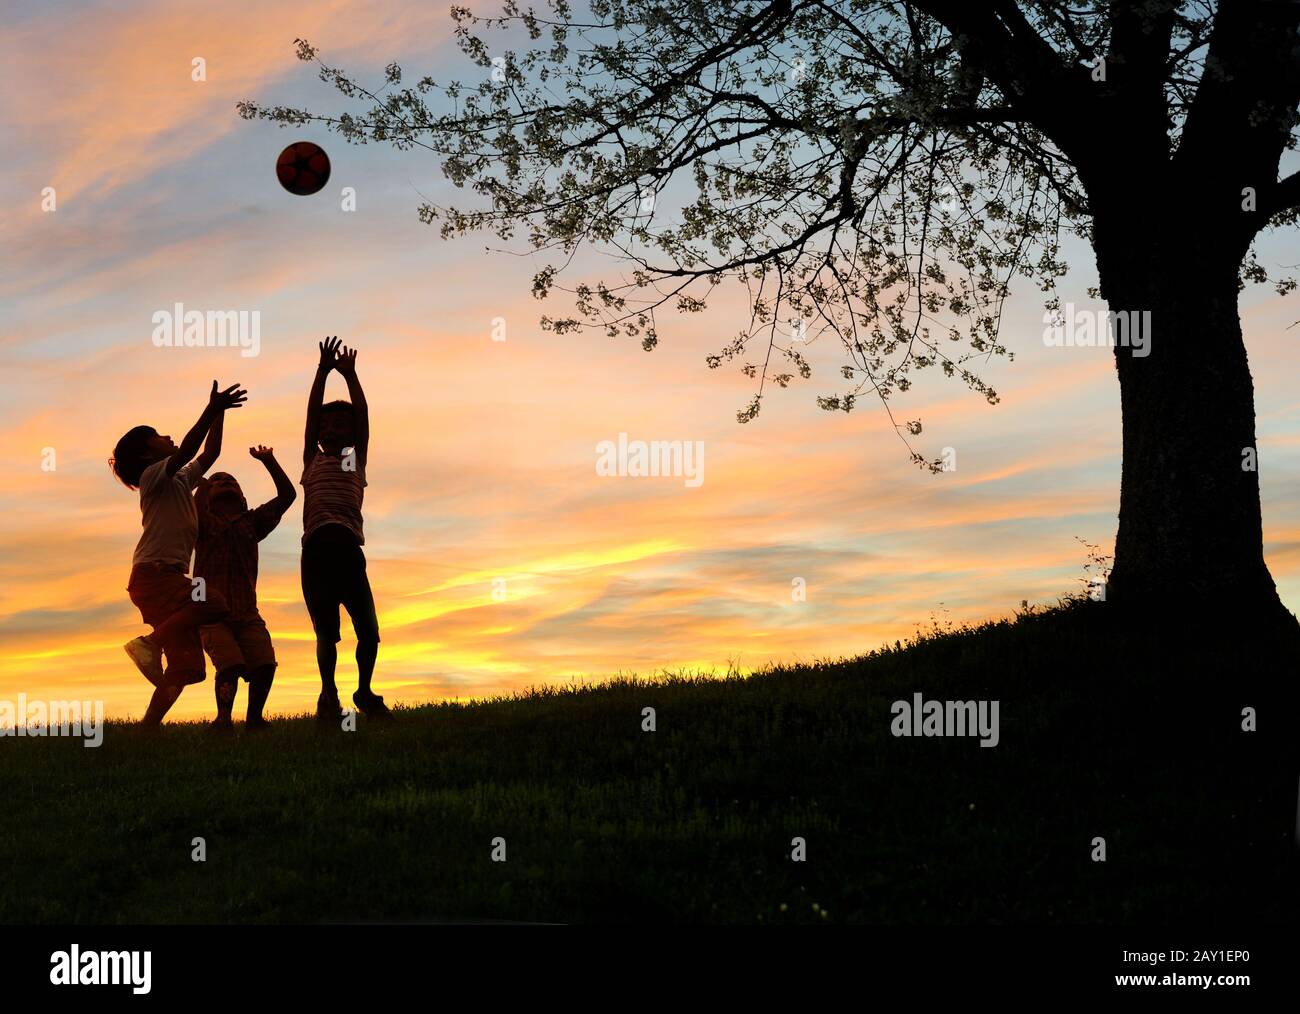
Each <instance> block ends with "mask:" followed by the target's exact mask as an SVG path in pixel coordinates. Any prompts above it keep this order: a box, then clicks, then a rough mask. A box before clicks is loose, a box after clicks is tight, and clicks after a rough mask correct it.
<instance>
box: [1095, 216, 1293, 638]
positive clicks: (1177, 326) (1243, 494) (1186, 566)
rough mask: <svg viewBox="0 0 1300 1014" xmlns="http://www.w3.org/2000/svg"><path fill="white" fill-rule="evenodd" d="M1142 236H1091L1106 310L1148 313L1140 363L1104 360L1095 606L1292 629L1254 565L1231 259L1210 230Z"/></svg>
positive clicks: (1252, 457)
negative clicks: (1116, 436) (1115, 500)
mask: <svg viewBox="0 0 1300 1014" xmlns="http://www.w3.org/2000/svg"><path fill="white" fill-rule="evenodd" d="M1130 222H1132V220H1131V219H1130ZM1144 231H1146V230H1141V229H1132V228H1130V229H1127V230H1123V232H1125V233H1126V234H1125V235H1123V236H1118V237H1115V241H1114V242H1111V243H1107V242H1106V241H1105V238H1104V236H1105V231H1104V230H1099V233H1098V244H1097V253H1098V257H1097V261H1098V269H1099V273H1100V278H1101V289H1102V295H1103V296H1104V298H1105V299H1106V301H1107V303H1108V305H1109V307H1110V309H1111V311H1112V312H1113V313H1115V312H1120V311H1144V310H1149V311H1150V313H1151V317H1150V321H1151V325H1150V332H1149V334H1148V335H1147V336H1146V337H1147V348H1146V352H1147V354H1146V355H1145V356H1140V355H1136V354H1134V353H1135V352H1138V351H1139V350H1138V349H1137V348H1134V347H1128V348H1125V347H1121V346H1119V345H1118V344H1117V345H1116V348H1115V361H1116V367H1117V370H1118V373H1119V383H1120V399H1121V405H1122V413H1123V452H1124V460H1123V473H1122V480H1121V486H1120V507H1119V531H1118V534H1117V536H1116V539H1115V562H1114V568H1113V570H1112V572H1111V575H1110V580H1109V583H1108V586H1107V601H1109V602H1112V603H1114V604H1115V605H1116V607H1117V608H1119V609H1120V610H1121V611H1123V612H1126V613H1133V614H1135V615H1140V616H1150V615H1154V614H1157V613H1168V614H1182V615H1183V616H1185V617H1186V616H1187V615H1188V614H1191V613H1198V614H1206V615H1215V616H1218V617H1221V618H1225V619H1226V618H1227V614H1229V613H1233V614H1245V615H1250V616H1254V617H1255V618H1256V620H1267V621H1270V622H1277V623H1281V624H1283V625H1286V624H1288V623H1289V624H1290V625H1291V626H1294V625H1295V618H1294V617H1292V616H1291V615H1290V614H1289V613H1288V612H1287V611H1286V610H1285V609H1284V608H1283V606H1282V604H1281V601H1280V599H1279V598H1278V594H1277V588H1276V586H1275V585H1274V583H1273V578H1272V576H1271V575H1270V574H1269V572H1268V567H1267V565H1266V564H1265V562H1264V550H1263V530H1262V525H1261V519H1260V501H1259V472H1258V454H1257V451H1256V443H1255V399H1254V385H1253V383H1252V380H1251V375H1250V367H1249V364H1248V362H1247V359H1246V347H1245V343H1244V342H1243V340H1242V333H1241V321H1240V318H1239V315H1238V310H1237V295H1238V291H1237V264H1238V263H1239V260H1240V258H1239V257H1238V256H1237V255H1236V251H1234V250H1225V249H1224V248H1223V247H1224V245H1225V244H1222V243H1219V244H1218V248H1217V249H1215V246H1216V244H1215V243H1214V241H1213V238H1212V230H1206V231H1205V232H1206V234H1208V235H1206V237H1205V238H1200V237H1197V236H1192V235H1188V234H1187V233H1182V234H1181V235H1180V234H1177V233H1171V232H1170V231H1169V230H1163V231H1164V241H1163V242H1160V241H1156V242H1151V243H1146V242H1143V241H1142V240H1141V239H1140V238H1139V236H1140V234H1141V233H1142V232H1144ZM1148 235H1150V233H1148ZM1157 235H1159V233H1157Z"/></svg>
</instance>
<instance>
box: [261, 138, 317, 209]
mask: <svg viewBox="0 0 1300 1014" xmlns="http://www.w3.org/2000/svg"><path fill="white" fill-rule="evenodd" d="M275 175H276V176H278V177H279V179H280V185H281V186H282V187H284V189H285V190H287V191H289V193H291V194H297V195H298V196H299V197H307V196H309V195H311V194H314V193H317V192H318V191H319V190H320V189H321V187H323V186H325V184H326V183H328V182H329V178H330V157H329V156H328V155H326V154H325V151H324V149H322V148H321V146H320V145H318V144H312V143H311V142H310V141H295V142H294V143H293V144H291V145H289V147H287V148H285V149H284V151H282V152H280V157H279V158H277V159H276V160H275Z"/></svg>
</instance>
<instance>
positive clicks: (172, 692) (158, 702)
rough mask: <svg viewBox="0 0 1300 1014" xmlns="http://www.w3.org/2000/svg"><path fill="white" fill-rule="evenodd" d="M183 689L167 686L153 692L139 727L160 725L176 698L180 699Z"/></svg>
mask: <svg viewBox="0 0 1300 1014" xmlns="http://www.w3.org/2000/svg"><path fill="white" fill-rule="evenodd" d="M183 689H184V687H176V686H168V687H159V688H158V689H157V690H155V691H154V692H153V697H151V698H150V699H149V707H148V708H147V709H146V710H145V713H144V718H142V719H140V724H141V725H161V724H162V720H163V718H164V717H165V716H166V714H167V712H168V711H170V710H171V706H172V705H173V704H175V703H176V698H178V697H180V695H181V691H182V690H183Z"/></svg>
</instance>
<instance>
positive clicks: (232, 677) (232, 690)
mask: <svg viewBox="0 0 1300 1014" xmlns="http://www.w3.org/2000/svg"><path fill="white" fill-rule="evenodd" d="M242 675H244V667H243V666H242V665H232V666H228V667H227V668H225V669H222V670H221V672H219V673H217V678H216V695H217V721H218V722H219V723H222V724H225V723H228V722H230V721H231V712H233V711H234V709H235V696H236V694H238V693H239V677H240V676H242Z"/></svg>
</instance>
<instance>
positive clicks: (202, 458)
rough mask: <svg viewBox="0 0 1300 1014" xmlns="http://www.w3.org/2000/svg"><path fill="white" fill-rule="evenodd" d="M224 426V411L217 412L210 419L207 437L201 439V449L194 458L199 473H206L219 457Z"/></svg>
mask: <svg viewBox="0 0 1300 1014" xmlns="http://www.w3.org/2000/svg"><path fill="white" fill-rule="evenodd" d="M225 428H226V413H225V412H218V413H217V416H216V418H215V419H213V420H212V425H211V426H209V427H208V438H207V439H206V440H205V441H203V450H202V452H201V453H200V454H199V456H198V457H197V458H196V459H195V461H196V462H197V464H198V466H199V474H200V475H206V474H207V471H208V469H209V468H211V467H212V466H213V465H215V464H216V463H217V459H218V458H219V457H221V437H222V434H223V432H224V431H225Z"/></svg>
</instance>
